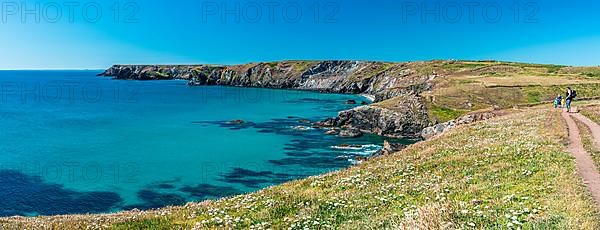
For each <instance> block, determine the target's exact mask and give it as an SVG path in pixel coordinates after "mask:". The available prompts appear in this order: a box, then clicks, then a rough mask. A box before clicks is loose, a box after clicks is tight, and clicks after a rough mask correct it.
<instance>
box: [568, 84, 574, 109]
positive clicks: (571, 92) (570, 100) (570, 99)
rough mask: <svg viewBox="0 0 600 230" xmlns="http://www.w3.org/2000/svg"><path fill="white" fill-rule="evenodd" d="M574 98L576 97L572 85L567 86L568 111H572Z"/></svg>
mask: <svg viewBox="0 0 600 230" xmlns="http://www.w3.org/2000/svg"><path fill="white" fill-rule="evenodd" d="M573 98H575V96H574V93H573V90H572V89H571V87H567V98H566V99H567V101H566V104H567V112H568V113H570V112H571V102H572V101H573Z"/></svg>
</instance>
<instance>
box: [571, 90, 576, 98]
mask: <svg viewBox="0 0 600 230" xmlns="http://www.w3.org/2000/svg"><path fill="white" fill-rule="evenodd" d="M576 97H577V91H575V90H574V89H573V90H571V98H576Z"/></svg>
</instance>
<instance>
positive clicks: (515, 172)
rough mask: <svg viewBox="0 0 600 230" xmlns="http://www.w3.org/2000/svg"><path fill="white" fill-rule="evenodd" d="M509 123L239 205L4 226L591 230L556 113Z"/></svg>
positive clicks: (244, 198)
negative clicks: (396, 227) (564, 229)
mask: <svg viewBox="0 0 600 230" xmlns="http://www.w3.org/2000/svg"><path fill="white" fill-rule="evenodd" d="M511 113H512V114H510V115H506V116H503V117H499V118H495V119H492V120H488V121H485V122H480V123H475V124H472V125H469V126H464V127H459V128H457V129H454V130H452V131H450V132H448V133H445V134H443V135H441V136H438V137H436V138H434V139H432V140H430V141H426V142H421V143H418V144H415V145H413V146H411V147H409V148H407V149H405V150H403V151H402V152H399V153H396V154H394V155H391V156H386V157H382V158H377V159H373V160H371V161H368V162H366V163H364V164H361V165H358V166H355V167H352V168H349V169H346V170H341V171H338V172H334V173H329V174H326V175H322V176H315V177H310V178H307V179H304V180H299V181H295V182H290V183H286V184H283V185H280V186H275V187H271V188H268V189H264V190H261V191H259V192H256V193H251V194H247V195H241V196H236V197H232V198H226V199H221V200H218V201H208V202H204V203H200V204H196V203H190V204H188V205H186V206H184V207H170V208H164V209H160V210H155V211H149V212H125V213H122V214H118V215H98V216H85V215H84V216H66V217H41V218H36V219H25V218H14V219H4V220H3V222H4V223H3V224H4V225H5V226H6V227H19V228H22V227H29V226H32V225H39V224H42V223H43V224H44V225H45V226H53V227H56V228H61V229H67V228H69V227H72V228H74V227H90V226H91V227H94V226H96V227H100V226H105V227H107V228H113V229H135V228H140V227H150V226H152V227H154V228H159V227H163V228H169V229H172V228H175V229H177V228H192V227H195V228H213V229H220V228H224V227H226V228H253V229H267V228H273V229H282V228H291V229H304V228H306V227H308V228H310V229H329V228H342V229H365V228H385V227H392V226H401V227H405V228H409V229H414V228H422V229H430V228H436V229H437V228H477V229H479V228H496V229H506V228H515V229H516V228H524V229H556V228H558V229H562V228H570V229H598V228H600V226H599V225H598V223H599V219H598V213H597V210H595V208H594V207H595V206H594V204H593V201H592V200H591V198H590V197H589V195H588V193H587V192H586V190H585V187H584V186H583V185H582V183H581V179H580V178H579V177H578V176H577V174H576V173H575V165H574V162H573V159H572V158H571V156H570V154H569V153H568V152H567V150H566V147H565V144H566V136H565V135H566V132H565V129H566V127H565V125H564V122H563V121H562V119H561V117H560V114H559V112H558V111H556V110H547V109H541V108H534V109H530V110H526V111H517V110H512V111H511ZM67 226H69V227H67Z"/></svg>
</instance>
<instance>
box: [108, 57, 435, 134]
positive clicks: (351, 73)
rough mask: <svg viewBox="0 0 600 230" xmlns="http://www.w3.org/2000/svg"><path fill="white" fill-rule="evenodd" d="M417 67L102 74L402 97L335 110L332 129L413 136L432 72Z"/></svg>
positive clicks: (421, 120) (299, 65)
mask: <svg viewBox="0 0 600 230" xmlns="http://www.w3.org/2000/svg"><path fill="white" fill-rule="evenodd" d="M418 65H419V63H386V62H361V61H321V62H314V61H283V62H273V63H255V64H245V65H232V66H216V65H173V66H165V65H115V66H113V67H111V68H109V69H107V70H106V71H105V72H104V73H102V74H100V75H101V76H110V77H113V78H115V79H135V80H161V79H186V80H189V81H190V85H223V86H239V87H263V88H285V89H298V90H313V91H320V92H330V93H352V94H368V95H372V96H373V97H374V98H375V102H379V101H384V100H387V99H391V98H396V97H402V98H404V99H403V100H397V101H398V103H396V105H395V106H393V107H394V108H393V109H390V108H386V107H381V106H362V107H358V108H355V109H352V110H348V111H343V112H340V114H339V117H338V118H336V122H335V125H336V126H339V127H343V128H348V129H350V128H351V129H358V130H360V131H361V132H364V133H373V134H378V135H384V136H393V137H416V136H419V135H420V133H421V130H422V129H423V128H425V127H427V126H428V125H429V123H430V122H429V120H428V116H427V109H426V108H425V105H424V104H423V102H422V99H421V97H420V96H419V94H420V93H422V92H424V91H428V90H431V88H432V80H433V79H434V78H435V77H436V75H435V74H420V73H419V69H418Z"/></svg>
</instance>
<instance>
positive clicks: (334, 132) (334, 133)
mask: <svg viewBox="0 0 600 230" xmlns="http://www.w3.org/2000/svg"><path fill="white" fill-rule="evenodd" d="M339 133H340V130H339V129H330V130H328V131H327V132H325V134H327V135H338V134H339Z"/></svg>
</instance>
